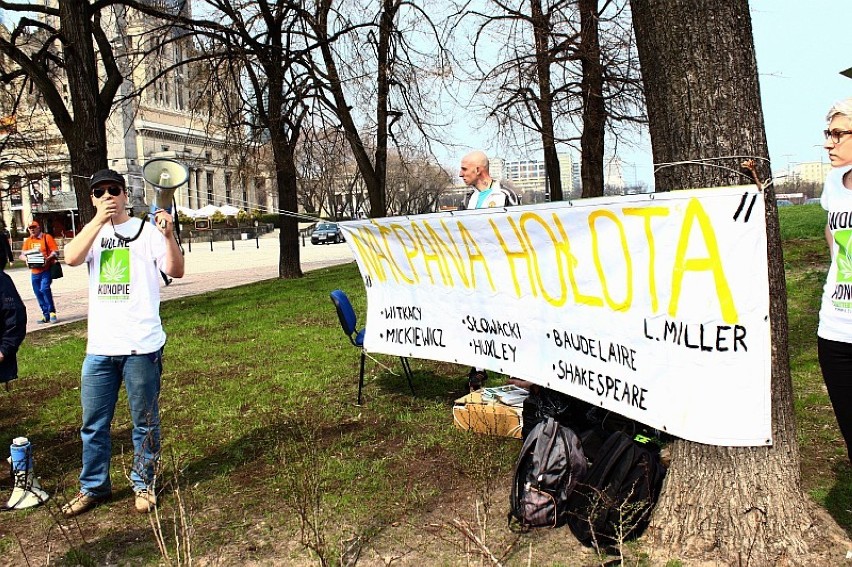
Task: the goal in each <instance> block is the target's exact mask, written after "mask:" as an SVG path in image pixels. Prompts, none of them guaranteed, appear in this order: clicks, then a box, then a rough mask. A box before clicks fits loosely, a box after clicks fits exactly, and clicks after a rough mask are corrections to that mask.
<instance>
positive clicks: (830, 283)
mask: <svg viewBox="0 0 852 567" xmlns="http://www.w3.org/2000/svg"><path fill="white" fill-rule="evenodd" d="M850 170H852V166H844V167H837V168H834V169H832V170H831V171H830V172H829V174H828V176H827V177H826V180H825V186H824V188H823V190H822V197H821V198H820V203H821V204H822V208H823V209H825V210H826V211H828V228H829V230H830V231H831V234H832V236H833V240H834V242H833V244H832V259H831V267H830V268H829V270H828V277H827V278H826V282H825V287H824V288H823V292H822V305H821V306H820V310H819V328H818V329H817V335H818V336H820V337H822V338H823V339H828V340H830V341H839V342H844V343H852V189H847V188H846V187H844V186H843V176H844V175H845V174H846V172H848V171H850Z"/></svg>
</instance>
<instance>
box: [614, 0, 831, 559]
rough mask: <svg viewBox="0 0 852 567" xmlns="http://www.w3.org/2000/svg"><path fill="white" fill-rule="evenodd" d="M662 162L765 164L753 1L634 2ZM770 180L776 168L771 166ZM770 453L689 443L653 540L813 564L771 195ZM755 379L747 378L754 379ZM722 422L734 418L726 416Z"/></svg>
mask: <svg viewBox="0 0 852 567" xmlns="http://www.w3.org/2000/svg"><path fill="white" fill-rule="evenodd" d="M631 8H632V12H633V22H634V28H635V31H636V41H637V45H638V48H639V58H640V62H641V65H642V75H643V80H644V83H645V93H646V99H647V104H648V117H649V120H650V131H651V143H652V147H653V153H654V161H655V162H656V163H658V164H659V163H671V162H680V161H684V160H695V159H698V158H715V157H719V156H743V155H746V156H755V157H756V158H766V157H767V156H768V150H767V146H766V134H765V131H764V126H763V114H762V111H761V106H760V92H759V87H758V76H757V65H756V61H755V56H754V45H753V42H752V32H751V20H750V15H749V7H748V2H747V0H729V1H727V2H715V1H709V0H631ZM741 161H742V158H739V157H738V158H736V159H727V160H720V161H714V162H712V163H714V164H716V165H723V166H725V167H727V168H730V169H733V170H734V171H733V172H732V171H728V170H723V169H719V168H717V167H707V166H696V165H690V166H677V167H672V168H664V169H662V170H659V171H658V173H657V176H656V184H657V190H659V191H668V190H672V189H676V188H687V187H709V186H723V185H732V184H743V183H748V182H749V180H748V179H745V178H744V177H743V176H742V175H740V174H739V173H737V170H738V169H739V163H740V162H741ZM762 169H763V171H764V172H765V173H768V166H765V165H764V167H763V168H762ZM766 203H767V211H766V222H767V239H768V255H769V293H770V296H771V297H770V319H771V340H772V435H773V440H774V444H773V445H772V446H771V447H745V448H732V447H715V446H708V445H700V444H696V443H689V442H685V441H678V442H675V443H673V445H672V464H671V468H670V469H669V472H668V475H667V477H666V481H665V485H664V490H663V494H662V495H661V497H660V500H659V502H658V504H657V507H656V510H655V512H654V515H653V517H652V520H651V526H650V527H649V530H648V532H646V533H647V535H648V539H649V540H650V543H651V545H652V546H653V547H654V548H655V551H658V552H660V553H663V554H666V553H669V554H672V555H674V556H676V557H679V558H682V559H687V558H696V559H698V558H700V559H702V560H715V561H720V562H722V563H724V564H726V565H734V564H736V565H744V564H748V565H763V564H773V565H774V564H777V563H778V562H782V563H785V564H805V563H807V562H808V561H809V560H807V559H805V554H806V553H807V551H808V549H809V540H810V539H811V538H814V537H818V536H819V534H816V533H814V532H815V531H816V530H814V529H813V517H814V516H813V508H812V505H811V504H810V503H809V501H808V500H807V499H806V498H805V496H804V494H803V492H802V489H801V486H800V471H799V448H798V444H797V441H796V428H795V414H794V411H793V400H792V381H791V378H790V366H789V358H788V351H787V315H786V314H787V299H786V294H785V289H786V287H785V279H784V264H783V258H782V253H781V238H780V233H779V228H778V215H777V210H776V208H775V200H774V198H773V195H772V194H771V189H770V190H768V191H766ZM743 379H744V380H745V379H747V377H745V376H744V377H743ZM719 419H725V416H723V415H720V416H719Z"/></svg>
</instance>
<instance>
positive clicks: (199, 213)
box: [177, 205, 242, 218]
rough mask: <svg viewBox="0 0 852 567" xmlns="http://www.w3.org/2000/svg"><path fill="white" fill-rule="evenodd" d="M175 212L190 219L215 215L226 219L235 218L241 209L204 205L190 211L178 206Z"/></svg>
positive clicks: (229, 206) (228, 206)
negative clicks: (220, 214) (217, 214)
mask: <svg viewBox="0 0 852 567" xmlns="http://www.w3.org/2000/svg"><path fill="white" fill-rule="evenodd" d="M177 211H178V212H179V213H180V214H182V215H184V216H187V217H190V218H198V217H209V216H212V215H214V214H216V213H222V214H223V215H225V216H226V217H235V216H237V214H238V213H240V212H241V211H242V209H238V208H237V207H234V206H231V205H222V206H221V207H217V206H216V205H205V206H203V207H201V208H200V209H190V208H187V207H181V206H180V205H178V206H177Z"/></svg>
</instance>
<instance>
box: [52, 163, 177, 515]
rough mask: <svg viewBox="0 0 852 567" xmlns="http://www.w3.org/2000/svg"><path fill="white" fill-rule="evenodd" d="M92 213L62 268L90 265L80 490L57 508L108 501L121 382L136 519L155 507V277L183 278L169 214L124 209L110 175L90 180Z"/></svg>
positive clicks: (68, 510)
mask: <svg viewBox="0 0 852 567" xmlns="http://www.w3.org/2000/svg"><path fill="white" fill-rule="evenodd" d="M89 186H90V188H91V190H92V203H93V204H94V206H95V208H96V209H97V212H96V213H95V217H94V218H93V219H92V221H91V222H89V223H88V224H86V225H85V226H84V227H83V228H82V230H80V232H79V233H78V234H77V236H76V237H75V238H74V239H73V240H72V241H71V242H69V243H68V244H66V245H65V262H66V263H67V264H68V265H69V266H78V265H80V264H82V263H83V262H86V263H87V264H88V268H89V318H88V323H89V328H88V344H87V346H86V358H85V359H84V361H83V369H82V377H81V386H80V399H81V402H82V405H83V425H82V428H81V429H80V435H81V437H82V440H83V468H82V471H81V472H80V491H79V492H78V494H77V495H76V496H75V497H74V498H72V499H71V500H70V501H69V502H68V503H67V504H66V505H65V506H64V507H63V508H62V513H63V514H64V515H65V516H67V517H72V516H76V515H78V514H82V513H83V512H86V511H88V510H90V509H91V508H94V507H95V506H97V505H99V504H101V503H103V502H106V501H107V500H109V498H110V497H111V496H112V486H111V484H110V476H109V466H110V458H111V440H110V426H111V424H112V418H113V414H114V413H115V404H116V402H117V401H118V392H119V388H120V387H121V384H122V382H124V387H125V389H126V390H127V398H128V403H129V405H130V415H131V418H132V420H133V469H132V470H131V472H130V480H131V482H132V483H133V491H134V492H135V494H136V499H135V507H136V510H137V511H138V512H140V513H146V512H150V511H151V510H153V508H154V507H155V506H156V505H157V494H156V487H155V484H154V481H155V476H154V475H155V470H154V469H155V464H156V462H157V459H158V457H159V452H160V413H159V395H160V374H161V372H162V354H163V346H164V345H165V343H166V334H165V333H164V332H163V327H162V323H161V321H160V271H163V272H165V273H166V274H168V275H169V276H171V277H174V278H180V277H183V273H184V260H183V255H182V254H181V251H180V247H179V246H178V243H177V241H176V240H175V237H174V234H173V232H172V231H173V228H174V221H173V219H172V216H171V215H170V214H169V213H167V212H166V211H163V210H157V211H156V212H155V213H154V217H155V221H156V222H155V223H153V224H152V223H150V222H147V221H145V220H143V219H138V218H133V217H131V216H130V215H129V214H128V212H127V207H128V196H127V188H126V184H125V181H124V177H123V176H122V175H121V174H120V173H118V172H116V171H113V170H111V169H102V170H100V171H98V172H96V173H95V174H94V175H93V176H92V178H91V180H90V183H89Z"/></svg>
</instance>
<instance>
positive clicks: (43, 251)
mask: <svg viewBox="0 0 852 567" xmlns="http://www.w3.org/2000/svg"><path fill="white" fill-rule="evenodd" d="M27 230H28V231H29V233H30V235H29V236H28V237H27V238H26V239H25V240H24V244H23V246H22V247H21V256H20V258H21V260H23V261H24V262H26V263H27V266H29V268H30V274H31V276H30V277H31V279H32V282H33V293H35V296H36V299H37V300H38V306H39V307H40V308H41V319H39V320H38V322H39V323H48V322H50V323H56V321H57V319H56V305H54V303H53V291H52V290H51V289H50V286H51V284H52V283H53V278H52V277H51V275H50V266H51V265H52V264H53V263H54V262H58V261H59V257H58V256H59V247H58V246H57V245H56V241H55V240H54V239H53V237H52V236H51V235H49V234H46V233H44V232H42V230H41V225H40V224H38V222H37V221H35V220H33V221H32V222H31V223H30V225H29V226H28V227H27Z"/></svg>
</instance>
